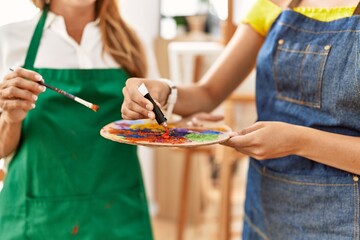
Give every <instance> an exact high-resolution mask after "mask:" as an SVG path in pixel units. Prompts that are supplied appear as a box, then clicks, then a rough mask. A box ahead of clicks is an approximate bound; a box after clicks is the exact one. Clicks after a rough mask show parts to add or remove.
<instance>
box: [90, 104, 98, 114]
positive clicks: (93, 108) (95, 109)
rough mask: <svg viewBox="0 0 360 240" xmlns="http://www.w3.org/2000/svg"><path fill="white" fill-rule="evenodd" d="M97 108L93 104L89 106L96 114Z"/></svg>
mask: <svg viewBox="0 0 360 240" xmlns="http://www.w3.org/2000/svg"><path fill="white" fill-rule="evenodd" d="M99 108H100V107H99V106H98V105H95V104H93V105H92V106H91V109H92V110H93V111H94V112H97V111H98V110H99Z"/></svg>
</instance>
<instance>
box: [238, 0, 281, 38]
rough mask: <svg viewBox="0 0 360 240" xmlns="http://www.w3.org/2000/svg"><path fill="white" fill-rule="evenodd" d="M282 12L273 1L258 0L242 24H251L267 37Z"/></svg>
mask: <svg viewBox="0 0 360 240" xmlns="http://www.w3.org/2000/svg"><path fill="white" fill-rule="evenodd" d="M281 11H282V9H281V8H280V7H279V6H277V5H276V4H274V3H273V2H272V1H271V0H257V1H256V3H255V4H254V5H253V7H252V8H251V9H250V11H249V12H248V14H247V15H246V16H245V17H244V18H243V19H242V20H241V23H245V24H249V25H250V26H251V27H252V28H253V29H254V30H255V31H257V32H258V33H259V34H260V35H262V36H264V37H265V36H266V35H267V33H268V32H269V29H270V28H271V25H272V24H273V23H274V21H275V19H276V18H277V17H278V16H279V14H280V13H281Z"/></svg>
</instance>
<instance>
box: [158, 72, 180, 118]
mask: <svg viewBox="0 0 360 240" xmlns="http://www.w3.org/2000/svg"><path fill="white" fill-rule="evenodd" d="M158 80H159V81H160V82H162V83H165V84H167V85H168V87H169V88H170V92H169V95H168V97H167V101H166V104H165V109H166V113H165V116H166V118H167V119H168V120H171V115H172V112H173V110H174V106H175V103H176V100H177V87H176V84H175V83H174V82H173V81H171V80H169V79H165V78H160V79H158Z"/></svg>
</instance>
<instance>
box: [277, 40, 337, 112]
mask: <svg viewBox="0 0 360 240" xmlns="http://www.w3.org/2000/svg"><path fill="white" fill-rule="evenodd" d="M330 48H331V46H330V45H324V46H318V45H313V44H312V45H310V44H307V45H306V44H305V43H294V42H290V41H287V40H284V39H280V40H279V41H278V47H277V49H276V54H275V59H274V79H275V84H276V90H277V96H278V98H279V99H281V100H285V101H289V102H294V103H297V104H300V105H305V106H309V107H314V108H320V107H321V85H322V78H323V72H324V68H325V63H326V60H327V56H328V54H329V51H330Z"/></svg>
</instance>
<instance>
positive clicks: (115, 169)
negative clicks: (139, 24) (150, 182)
mask: <svg viewBox="0 0 360 240" xmlns="http://www.w3.org/2000/svg"><path fill="white" fill-rule="evenodd" d="M106 1H108V2H107V3H105V2H102V4H108V3H110V1H109V0H106ZM54 2H55V0H54V1H53V2H52V3H54ZM87 2H89V1H87ZM93 2H94V3H93V4H94V6H95V1H93ZM57 3H59V2H57ZM79 3H80V2H79ZM61 4H65V3H61ZM82 4H86V3H84V2H82ZM97 6H98V7H99V6H105V5H97ZM108 6H110V5H108ZM50 7H51V6H50ZM116 7H117V6H116ZM57 10H58V9H57ZM108 10H109V9H106V11H108ZM48 12H49V6H47V5H46V6H45V7H44V9H43V12H42V14H41V17H40V19H39V20H38V23H37V25H36V28H35V31H34V33H33V37H32V38H31V41H30V45H29V48H28V51H27V54H26V59H25V63H24V65H23V67H24V68H25V69H26V70H25V69H21V68H20V69H17V70H15V72H12V73H9V74H8V75H7V76H6V77H5V80H4V83H3V84H2V85H1V92H0V93H1V94H0V95H2V96H1V97H2V98H1V100H0V103H1V107H2V108H4V112H3V113H2V114H1V117H2V119H1V127H2V128H1V131H4V132H6V131H8V129H9V126H16V125H19V129H20V126H21V125H22V127H21V139H20V142H19V144H18V148H17V151H16V154H15V156H14V157H13V159H12V161H11V163H10V166H9V170H8V174H7V176H6V179H5V182H4V188H3V190H2V191H1V193H0V239H1V240H10V239H16V240H18V239H19V240H20V239H34V240H42V239H44V240H49V239H54V240H55V239H59V240H65V239H96V240H98V239H109V240H110V239H113V240H115V239H116V240H120V239H123V240H151V239H152V232H151V224H150V218H149V215H148V208H147V201H146V195H145V190H144V186H143V181H142V174H141V169H140V165H139V161H138V158H137V150H136V147H135V146H130V145H125V144H119V143H115V142H112V141H109V140H106V139H104V138H102V137H101V136H100V134H99V131H100V129H101V127H103V126H104V125H105V124H108V123H109V122H112V121H115V120H118V119H119V118H121V116H120V107H121V104H122V101H123V95H122V93H121V88H122V87H123V86H124V85H125V82H126V80H127V79H128V77H129V73H128V71H126V70H125V69H124V68H119V67H116V68H104V69H102V68H97V69H75V68H74V69H73V68H72V69H68V68H56V69H55V68H37V67H35V66H34V63H35V60H36V58H37V56H38V55H39V54H38V53H39V52H40V51H38V50H39V49H41V43H42V39H43V36H44V34H49V32H46V31H45V29H46V19H47V17H48V15H50V13H49V14H48ZM115 12H117V11H115ZM53 14H54V13H53ZM107 14H109V13H107ZM102 20H103V19H102ZM102 20H101V21H102ZM92 23H93V22H92ZM87 26H89V25H87ZM87 33H88V34H89V32H87ZM9 37H11V36H9ZM123 37H124V38H125V37H126V36H123ZM99 44H100V43H99ZM133 44H134V43H133ZM52 57H54V58H56V57H57V56H52ZM30 70H32V71H30ZM36 73H38V74H41V76H42V77H43V78H44V79H45V80H46V83H48V84H49V85H53V86H56V87H58V88H60V89H64V90H67V91H69V92H71V93H73V94H75V95H77V96H81V97H82V98H84V99H86V100H88V101H90V102H94V103H96V104H98V105H99V106H100V109H99V111H98V112H96V113H95V112H93V111H91V110H90V109H88V108H86V107H84V106H83V105H81V104H78V103H76V102H74V101H72V100H70V99H68V98H66V97H64V96H62V95H60V94H58V93H56V92H54V91H51V90H47V91H45V92H44V93H41V94H39V97H38V99H37V101H36V108H35V109H33V110H31V111H29V112H27V113H26V111H24V113H26V118H25V119H24V121H22V122H18V121H15V120H16V119H17V117H19V116H21V114H22V111H19V108H18V109H15V110H14V109H10V101H9V102H8V100H12V98H13V99H14V98H15V99H16V98H18V99H21V97H23V95H21V94H20V92H22V91H25V92H26V91H29V92H31V91H32V92H33V94H35V93H39V92H40V91H39V90H38V89H37V87H38V86H40V85H38V84H35V83H34V82H32V81H38V80H39V79H36V77H35V76H39V75H36ZM20 78H21V79H20ZM31 80H32V81H31ZM7 82H9V84H7ZM10 82H11V83H10ZM11 85H14V86H17V87H18V89H15V91H10V90H7V89H9V88H10V86H11ZM21 88H22V89H21ZM8 93H12V94H14V96H13V97H12V98H10V96H9V95H8ZM17 94H19V95H17ZM15 96H17V97H15ZM25 99H26V98H25ZM24 102H25V101H24ZM29 102H30V103H31V101H29ZM23 104H24V106H26V105H25V103H23ZM14 111H15V113H16V111H18V112H19V114H18V115H17V114H14ZM9 119H10V120H9ZM11 119H12V120H11ZM4 132H3V134H4ZM13 132H15V130H14V131H13ZM14 135H15V134H14ZM10 138H15V136H8V138H5V140H7V139H8V140H11V139H10ZM2 144H4V142H2Z"/></svg>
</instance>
